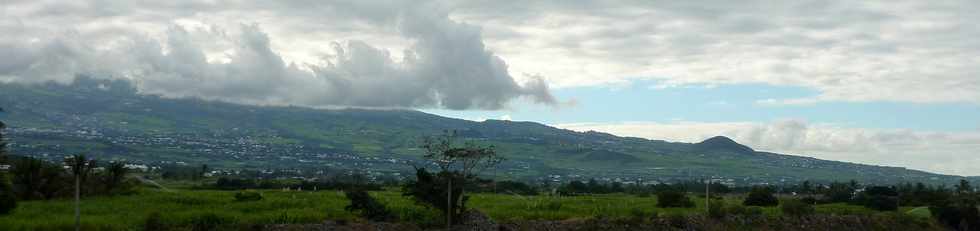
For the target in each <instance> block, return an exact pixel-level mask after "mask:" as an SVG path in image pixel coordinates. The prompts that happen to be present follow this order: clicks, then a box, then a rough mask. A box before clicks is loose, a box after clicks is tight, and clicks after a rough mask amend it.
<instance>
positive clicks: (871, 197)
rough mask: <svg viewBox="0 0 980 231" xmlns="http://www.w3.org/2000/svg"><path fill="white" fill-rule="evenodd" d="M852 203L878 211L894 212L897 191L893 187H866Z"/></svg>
mask: <svg viewBox="0 0 980 231" xmlns="http://www.w3.org/2000/svg"><path fill="white" fill-rule="evenodd" d="M853 203H854V204H858V205H862V206H864V207H867V208H870V209H874V210H878V211H895V210H898V191H896V189H895V188H893V187H885V186H872V187H868V188H867V189H866V190H865V191H864V192H862V193H861V194H858V196H857V198H855V199H854V201H853Z"/></svg>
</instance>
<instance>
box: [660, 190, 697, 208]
mask: <svg viewBox="0 0 980 231" xmlns="http://www.w3.org/2000/svg"><path fill="white" fill-rule="evenodd" d="M657 207H661V208H676V207H682V208H690V207H694V202H693V201H691V198H687V196H686V195H684V193H683V192H678V191H660V192H657Z"/></svg>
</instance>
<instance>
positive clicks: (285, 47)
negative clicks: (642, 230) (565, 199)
mask: <svg viewBox="0 0 980 231" xmlns="http://www.w3.org/2000/svg"><path fill="white" fill-rule="evenodd" d="M978 11H980V3H978V2H976V1H785V2H773V1H531V2H529V1H440V0H433V1H332V0H317V1H221V0H213V1H183V0H174V1H145V2H143V1H111V0H109V1H43V0H41V1H37V0H31V1H21V0H7V1H3V2H0V34H3V36H0V54H4V58H2V59H0V82H22V83H42V82H47V81H54V82H61V83H68V82H70V81H71V80H72V79H73V78H74V77H75V76H78V75H87V76H93V77H96V78H111V79H127V80H131V81H132V82H134V83H136V84H137V87H138V89H139V91H140V92H141V93H144V94H158V95H164V96H168V97H198V98H204V99H212V100H221V101H228V102H235V103H244V104H256V105H300V106H309V107H321V108H335V107H358V108H379V109H388V108H402V109H404V108H408V109H418V110H422V111H426V112H430V113H434V114H438V115H443V116H449V117H455V118H463V119H470V120H484V119H505V120H517V121H535V122H540V123H544V124H548V125H552V126H556V127H560V128H566V129H572V130H578V131H588V130H595V131H602V132H608V133H612V134H616V135H622V136H635V137H643V138H649V139H660V140H670V141H682V142H698V141H700V140H702V139H705V138H708V137H711V136H716V135H725V136H729V137H731V138H733V139H735V140H736V141H738V142H740V143H743V144H746V145H749V146H751V147H753V148H755V149H757V150H764V151H773V152H780V153H786V154H793V155H802V156H812V157H817V158H823V159H832V160H842V161H850V162H857V163H866V164H875V165H889V166H902V167H908V168H912V169H919V170H926V171H932V172H938V173H946V174H957V175H980V119H978V118H980V39H976V38H978V37H980V24H977V23H975V22H977V21H980V14H976V13H975V12H978Z"/></svg>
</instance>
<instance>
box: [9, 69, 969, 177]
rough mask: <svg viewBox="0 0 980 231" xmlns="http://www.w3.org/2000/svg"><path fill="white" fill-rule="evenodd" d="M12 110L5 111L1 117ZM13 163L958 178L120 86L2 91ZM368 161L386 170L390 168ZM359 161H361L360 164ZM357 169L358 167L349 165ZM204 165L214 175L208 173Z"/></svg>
mask: <svg viewBox="0 0 980 231" xmlns="http://www.w3.org/2000/svg"><path fill="white" fill-rule="evenodd" d="M8 105H9V106H8ZM0 106H3V107H4V108H5V109H7V113H6V114H5V115H2V116H3V120H4V121H5V122H8V126H10V127H11V128H12V129H11V130H12V133H14V134H12V135H11V137H12V139H13V141H14V145H13V148H12V149H14V151H18V152H27V153H31V155H36V156H42V157H47V158H52V159H53V158H54V157H56V156H57V155H59V154H63V153H68V152H74V151H79V150H88V151H90V152H92V153H93V154H94V155H96V156H102V157H105V158H112V159H126V160H131V161H139V162H142V163H150V164H153V163H161V162H164V161H171V162H176V161H179V162H185V163H212V164H213V166H216V167H221V168H242V169H262V168H273V167H284V168H287V167H288V168H315V167H317V166H332V167H333V168H340V169H346V168H351V169H359V168H363V167H360V166H363V165H367V164H371V165H369V166H372V167H370V168H367V169H377V170H378V171H387V170H390V171H401V170H405V169H406V168H407V166H408V164H406V163H411V162H418V161H421V160H420V159H419V158H418V157H419V154H420V151H419V150H418V143H419V140H420V139H421V137H424V136H428V135H434V134H439V133H440V132H442V131H445V130H456V131H457V132H458V134H459V135H460V136H461V137H463V138H465V139H469V140H473V141H477V142H483V143H487V144H492V145H495V146H496V147H497V148H498V152H500V153H501V154H502V155H504V156H505V157H507V158H508V159H509V160H510V161H508V162H507V163H505V164H504V165H503V166H502V167H501V168H502V169H503V171H504V175H505V176H507V177H511V178H519V179H528V180H542V179H547V178H548V176H563V177H562V178H561V180H566V179H569V178H570V177H573V176H576V175H578V176H593V177H596V178H607V179H632V180H635V179H644V180H649V179H654V180H656V181H671V180H678V179H685V178H691V177H702V176H703V177H712V178H717V179H721V180H725V181H728V180H731V181H732V182H734V183H737V184H753V183H770V182H785V181H802V180H815V181H832V180H849V179H852V178H853V179H858V180H864V181H871V182H876V181H880V182H882V183H887V182H903V181H926V182H936V183H950V182H954V181H955V180H957V179H959V178H961V177H959V176H951V175H942V174H934V173H928V172H924V171H918V170H909V169H905V168H901V167H882V166H873V165H862V164H854V163H846V162H840V161H831V160H820V159H816V158H810V157H802V156H794V155H784V154H776V153H769V152H758V151H755V150H753V149H752V148H750V147H748V146H745V145H742V144H739V143H737V142H735V141H734V140H731V139H730V138H727V137H713V138H709V139H706V140H705V141H702V142H698V143H683V142H669V141H663V140H651V139H644V138H636V137H620V136H616V135H612V134H608V133H602V132H595V131H587V132H576V131H571V130H567V129H561V128H555V127H551V126H548V125H545V124H541V123H537V122H531V121H505V120H486V121H482V122H477V121H469V120H463V119H455V118H449V117H443V116H439V115H432V114H428V113H424V112H421V111H417V110H406V109H386V110H376V109H313V108H304V107H294V106H250V105H241V104H234V103H225V102H216V101H207V100H200V99H193V98H184V99H169V98H162V97H158V96H152V95H140V94H137V93H136V91H135V88H134V87H132V85H131V84H129V83H128V82H125V81H109V80H99V79H92V78H80V79H76V81H75V82H74V83H72V84H69V85H62V84H51V83H49V84H38V85H22V84H0ZM372 158H388V159H390V160H388V162H392V160H393V161H394V163H384V162H382V161H375V160H374V159H372ZM365 159H368V160H365ZM358 161H361V162H358ZM209 165H211V164H209Z"/></svg>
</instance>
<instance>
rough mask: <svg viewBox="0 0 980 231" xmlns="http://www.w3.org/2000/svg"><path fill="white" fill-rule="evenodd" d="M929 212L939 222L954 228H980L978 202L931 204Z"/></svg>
mask: <svg viewBox="0 0 980 231" xmlns="http://www.w3.org/2000/svg"><path fill="white" fill-rule="evenodd" d="M929 212H931V213H932V216H933V217H935V218H936V220H939V222H941V223H943V224H945V225H946V226H949V227H950V228H953V229H959V230H971V229H969V228H973V229H972V230H980V211H978V210H977V204H976V203H972V202H965V203H962V202H961V203H949V202H945V203H940V204H939V205H933V206H929Z"/></svg>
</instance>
